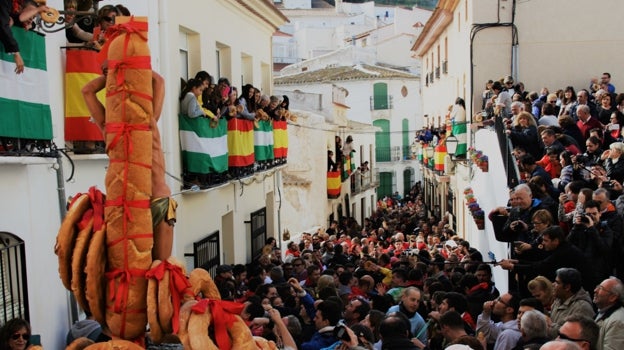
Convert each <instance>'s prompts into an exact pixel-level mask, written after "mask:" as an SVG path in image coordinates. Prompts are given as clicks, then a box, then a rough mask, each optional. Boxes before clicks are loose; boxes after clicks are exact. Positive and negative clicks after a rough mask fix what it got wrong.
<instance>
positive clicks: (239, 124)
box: [227, 118, 255, 167]
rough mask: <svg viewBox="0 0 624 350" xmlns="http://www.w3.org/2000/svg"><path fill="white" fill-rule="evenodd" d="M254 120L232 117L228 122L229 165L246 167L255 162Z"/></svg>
mask: <svg viewBox="0 0 624 350" xmlns="http://www.w3.org/2000/svg"><path fill="white" fill-rule="evenodd" d="M253 128H254V125H253V121H251V120H245V119H239V118H232V119H230V120H229V121H228V124H227V145H228V153H229V156H228V165H229V166H231V167H245V166H249V165H253V163H254V160H255V158H254V135H253Z"/></svg>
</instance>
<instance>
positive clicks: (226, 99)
mask: <svg viewBox="0 0 624 350" xmlns="http://www.w3.org/2000/svg"><path fill="white" fill-rule="evenodd" d="M289 104H290V102H289V99H288V96H286V95H284V96H281V97H278V96H274V95H273V96H268V95H266V94H263V93H262V91H261V90H260V89H259V88H257V87H254V86H253V85H252V84H245V85H244V86H243V87H242V88H241V89H240V94H239V89H238V88H237V87H236V86H233V85H232V84H230V81H229V79H228V78H225V77H222V78H219V79H218V81H217V82H216V84H215V82H214V79H213V77H212V76H211V75H210V74H209V73H208V72H206V71H200V72H197V74H196V75H195V77H194V78H191V79H189V80H188V81H186V82H183V86H182V90H181V93H180V114H181V115H183V116H184V117H185V118H190V119H194V120H196V121H197V122H198V123H199V124H200V125H201V126H202V127H205V128H212V129H214V128H216V127H217V126H218V125H219V120H228V121H229V120H231V119H233V118H238V119H242V120H247V121H249V122H253V123H254V130H255V129H258V130H265V131H266V130H270V131H273V121H282V122H284V121H286V120H293V118H294V116H293V115H292V114H290V111H289ZM203 123H205V124H203ZM261 124H263V125H261ZM222 132H223V134H224V135H225V136H226V137H228V136H227V134H226V132H227V130H222ZM230 137H231V136H230ZM271 146H274V145H273V144H271ZM228 147H229V143H228ZM284 163H286V156H285V154H282V155H279V154H274V152H273V150H271V151H270V152H268V153H267V152H265V153H263V156H262V157H259V156H257V155H256V157H254V161H253V162H251V163H250V164H246V165H245V166H238V165H233V164H230V166H229V168H227V169H224V170H223V171H216V170H215V171H212V170H210V171H204V172H196V171H192V170H189V169H187V168H189V167H188V166H185V169H183V172H184V174H183V178H184V182H185V186H187V187H188V184H196V185H198V186H199V187H200V188H206V187H210V186H212V185H215V184H220V183H222V182H225V181H227V180H229V179H230V178H238V177H241V176H244V175H247V174H251V173H253V172H254V171H256V170H265V169H268V168H270V167H273V166H276V165H281V164H284ZM225 170H227V171H225Z"/></svg>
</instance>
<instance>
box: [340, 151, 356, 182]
mask: <svg viewBox="0 0 624 350" xmlns="http://www.w3.org/2000/svg"><path fill="white" fill-rule="evenodd" d="M351 157H353V152H351V153H349V155H348V156H345V157H342V164H343V167H342V181H345V180H347V179H348V178H349V176H351V173H353V170H355V163H353V162H352V159H351Z"/></svg>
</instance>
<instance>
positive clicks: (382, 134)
mask: <svg viewBox="0 0 624 350" xmlns="http://www.w3.org/2000/svg"><path fill="white" fill-rule="evenodd" d="M373 125H374V126H377V127H380V128H381V130H382V131H378V132H375V161H377V162H389V161H390V121H389V120H385V119H379V120H375V121H373Z"/></svg>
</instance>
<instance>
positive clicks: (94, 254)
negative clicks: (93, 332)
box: [85, 224, 106, 325]
mask: <svg viewBox="0 0 624 350" xmlns="http://www.w3.org/2000/svg"><path fill="white" fill-rule="evenodd" d="M105 235H106V224H104V225H103V226H102V228H101V229H100V230H99V231H96V232H95V233H94V234H93V236H92V237H91V241H90V242H89V250H88V251H87V260H86V266H85V274H86V280H85V297H86V299H87V303H88V304H89V310H91V314H92V315H93V318H94V319H95V320H96V321H98V322H99V323H100V324H101V325H106V296H105V291H106V279H105V277H104V273H105V271H106V237H105Z"/></svg>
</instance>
